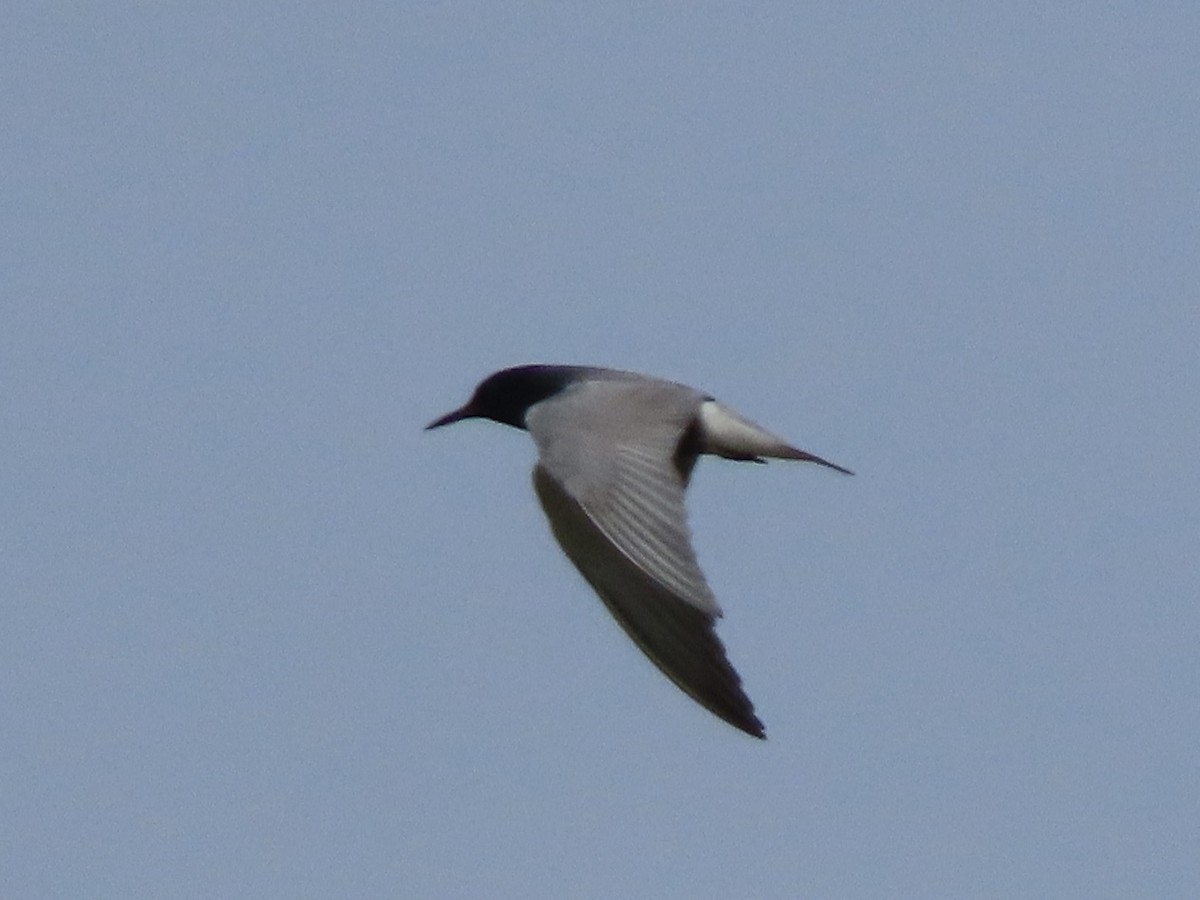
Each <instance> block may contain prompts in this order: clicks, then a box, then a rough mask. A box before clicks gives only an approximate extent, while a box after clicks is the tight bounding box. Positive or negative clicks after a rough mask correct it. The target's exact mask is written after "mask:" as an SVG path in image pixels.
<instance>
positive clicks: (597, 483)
mask: <svg viewBox="0 0 1200 900" xmlns="http://www.w3.org/2000/svg"><path fill="white" fill-rule="evenodd" d="M471 417H482V418H490V419H493V420H495V421H498V422H502V423H504V424H507V425H512V426H513V427H516V428H524V429H526V430H528V431H529V433H530V435H531V436H532V437H533V440H534V443H535V444H536V445H537V448H538V463H537V465H536V466H535V467H534V473H533V481H534V488H535V491H536V493H537V495H538V499H539V500H540V501H541V504H542V508H543V509H544V510H545V512H546V517H547V518H548V519H549V521H550V527H551V530H552V531H553V533H554V536H555V538H556V539H557V540H558V542H559V544H560V545H561V546H562V548H563V551H564V552H565V553H566V555H567V557H568V558H569V559H570V560H571V562H572V563H574V565H575V567H576V568H577V569H578V570H579V571H580V573H581V574H582V575H583V576H584V578H585V579H587V581H588V583H589V584H591V586H592V588H593V589H594V590H595V591H596V593H597V594H598V595H599V597H600V599H601V600H602V601H603V602H604V604H605V606H606V607H607V608H608V610H609V611H610V612H611V613H612V615H613V616H614V618H616V620H617V621H618V622H619V623H620V624H621V627H622V628H624V629H625V631H626V632H627V633H628V634H629V636H630V637H631V638H633V640H634V641H635V642H636V643H637V645H638V646H639V647H640V648H641V649H642V650H643V651H644V652H645V654H646V655H647V656H648V657H649V658H650V659H651V660H652V661H653V662H654V664H655V665H657V666H658V667H659V669H661V670H662V671H663V672H664V673H665V674H666V675H667V676H668V677H669V678H670V679H671V680H672V681H674V682H675V684H676V685H678V686H679V687H680V688H681V689H682V690H683V691H684V692H686V693H687V694H688V695H689V696H691V697H692V698H693V699H694V700H696V701H697V702H698V703H700V704H701V705H702V706H704V707H705V708H707V709H708V710H710V711H711V712H713V713H714V714H716V715H717V716H719V717H720V718H722V719H724V720H725V721H727V722H729V723H730V724H732V725H734V726H736V727H737V728H740V729H742V730H743V731H745V732H747V733H748V734H752V735H754V736H756V737H764V736H765V734H764V730H763V726H762V723H761V722H760V721H759V719H758V717H757V716H756V715H755V714H754V707H753V704H752V703H751V702H750V699H749V698H748V697H747V696H746V694H745V692H744V691H743V690H742V688H741V679H740V678H739V677H738V674H737V672H736V671H735V670H734V668H733V667H732V666H731V665H730V663H729V660H728V658H727V657H726V654H725V648H724V646H723V645H722V644H721V641H720V640H719V639H718V638H717V635H716V631H715V629H714V625H715V621H716V618H717V617H718V616H720V615H721V609H720V607H719V606H718V605H717V601H716V598H715V597H714V596H713V593H712V590H711V589H710V588H709V586H708V583H707V582H706V581H705V578H704V574H703V573H702V572H701V571H700V565H699V563H698V562H697V560H696V554H695V551H694V550H693V549H692V543H691V533H690V531H689V529H688V525H687V510H686V508H685V505H684V491H685V489H686V488H687V484H688V481H689V479H690V477H691V473H692V469H693V467H694V466H695V463H696V460H697V458H698V457H699V456H700V455H701V454H712V455H717V456H723V457H726V458H728V459H736V460H746V461H755V462H764V461H765V460H764V457H776V458H781V459H795V460H803V461H809V462H815V463H819V464H821V465H824V466H828V467H829V468H833V469H837V470H838V471H841V472H846V473H847V474H849V472H848V470H846V469H843V468H842V467H841V466H837V465H834V464H833V463H830V462H827V461H826V460H823V459H821V458H820V457H817V456H813V455H812V454H810V453H806V452H805V451H803V450H799V449H797V448H795V447H793V446H791V445H790V444H788V443H787V442H786V441H784V440H783V439H782V438H779V437H776V436H775V435H773V434H771V433H770V432H767V431H766V430H764V429H762V428H761V427H759V426H757V425H755V424H754V423H753V422H750V421H749V420H748V419H745V418H743V417H742V416H740V415H738V414H737V413H735V412H733V411H732V410H730V409H729V408H728V407H725V406H722V405H721V404H719V403H717V402H716V401H715V400H714V399H713V398H712V397H710V396H708V395H707V394H704V393H703V392H701V391H698V390H696V389H695V388H691V387H688V386H686V385H682V384H677V383H675V382H671V381H663V380H660V379H657V378H649V377H647V376H643V375H637V374H635V373H631V372H620V371H616V370H612V369H601V368H595V367H582V366H520V367H517V368H513V369H505V370H503V371H500V372H497V373H495V374H494V375H491V376H489V377H488V378H487V379H485V380H484V381H483V382H482V383H481V384H480V385H479V387H478V388H477V389H476V391H475V393H474V395H473V396H472V397H471V399H470V400H469V401H468V402H467V404H466V405H464V406H463V407H461V408H460V409H457V410H455V411H453V412H451V413H448V414H447V415H445V416H442V417H441V418H440V419H437V420H436V421H434V422H433V423H431V424H430V425H429V426H428V427H429V428H437V427H439V426H442V425H448V424H450V423H451V422H456V421H459V420H461V419H465V418H471Z"/></svg>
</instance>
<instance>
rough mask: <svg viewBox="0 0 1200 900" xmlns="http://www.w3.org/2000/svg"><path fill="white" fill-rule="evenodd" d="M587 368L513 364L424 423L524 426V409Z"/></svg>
mask: <svg viewBox="0 0 1200 900" xmlns="http://www.w3.org/2000/svg"><path fill="white" fill-rule="evenodd" d="M585 371H586V369H585V368H584V367H582V366H514V367H513V368H511V369H502V370H501V371H499V372H495V373H494V374H492V375H489V376H488V377H487V378H485V379H484V380H483V381H481V382H480V383H479V386H478V387H477V388H475V393H474V394H472V395H471V399H470V400H468V401H467V402H466V403H465V404H463V405H462V406H460V407H459V408H458V409H456V410H453V411H452V412H448V413H446V415H444V416H442V417H441V418H438V419H434V420H433V421H432V422H430V423H429V424H428V425H426V426H425V430H426V431H428V430H429V429H431V428H441V427H442V426H443V425H450V424H453V423H454V422H460V421H462V420H463V419H491V420H492V421H494V422H500V423H501V424H503V425H511V426H512V427H513V428H520V429H522V430H524V428H525V413H526V412H527V411H528V410H529V407H531V406H533V404H535V403H540V402H541V401H542V400H545V399H546V398H547V397H553V396H554V395H555V394H557V393H558V392H559V391H561V390H563V389H564V388H566V387H567V386H569V385H570V384H572V383H573V382H575V381H577V380H578V379H579V377H580V374H581V373H582V372H585Z"/></svg>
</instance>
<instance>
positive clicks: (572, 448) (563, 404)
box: [526, 379, 721, 616]
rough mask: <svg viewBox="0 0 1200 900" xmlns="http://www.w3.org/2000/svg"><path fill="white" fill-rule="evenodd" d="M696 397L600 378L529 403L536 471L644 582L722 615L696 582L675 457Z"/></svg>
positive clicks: (676, 389) (677, 389)
mask: <svg viewBox="0 0 1200 900" xmlns="http://www.w3.org/2000/svg"><path fill="white" fill-rule="evenodd" d="M703 400H704V397H703V395H702V394H700V393H699V392H698V391H693V390H692V389H691V388H687V387H684V386H682V385H677V384H673V383H672V382H667V381H656V380H650V379H645V380H640V381H599V382H587V383H584V384H581V385H578V386H577V387H574V388H571V389H569V390H568V391H566V392H564V393H563V394H561V395H558V396H556V397H554V398H552V399H550V400H548V401H545V402H543V403H538V404H536V405H535V406H533V407H532V408H531V409H530V410H529V413H528V414H527V415H526V425H527V427H528V429H529V433H530V434H531V435H532V436H533V439H534V441H535V442H536V444H537V447H538V454H539V457H540V463H541V465H542V467H543V468H544V469H545V470H546V471H547V472H548V473H549V474H550V475H551V476H553V477H554V479H555V481H557V482H558V484H559V485H560V486H561V487H562V488H563V489H564V490H565V491H566V492H567V493H568V494H569V495H570V496H571V497H572V498H573V499H574V500H575V501H576V502H577V503H578V504H579V505H580V506H581V507H582V508H583V510H584V511H585V512H586V513H587V515H588V516H589V517H591V519H592V521H593V522H594V523H595V524H596V526H597V527H598V528H599V529H600V531H601V532H603V533H604V535H606V536H607V538H608V539H609V540H610V541H611V542H612V543H613V544H614V545H616V547H617V548H618V549H619V550H620V551H621V552H622V553H623V554H624V555H625V556H626V557H627V558H628V559H629V561H630V562H631V563H633V564H634V565H635V566H637V567H638V568H640V569H642V570H643V572H645V573H646V575H647V576H648V577H649V578H652V579H653V580H655V581H657V582H658V583H659V584H661V585H662V586H663V587H664V588H666V589H667V590H668V591H670V592H671V593H672V594H674V595H676V596H678V597H679V598H680V599H682V600H684V601H686V602H687V603H690V604H692V605H693V606H695V607H696V608H697V609H699V610H701V611H703V612H705V613H707V614H709V615H712V616H719V615H720V614H721V609H720V607H719V606H718V605H717V600H716V598H715V597H714V596H713V593H712V590H711V589H710V588H709V586H708V583H707V582H706V581H705V580H704V573H703V572H701V571H700V564H699V563H698V562H697V561H696V552H695V551H694V550H693V549H692V536H691V531H690V530H689V528H688V524H687V508H686V507H685V505H684V489H685V487H686V484H685V479H684V475H683V474H682V473H681V471H680V469H679V468H678V467H677V465H676V463H675V454H676V451H677V449H678V447H679V442H680V440H681V438H682V437H683V435H684V433H685V431H686V430H687V429H688V427H689V425H690V424H691V423H692V421H693V419H694V418H695V416H696V413H697V411H698V410H699V408H700V404H701V403H702V402H703Z"/></svg>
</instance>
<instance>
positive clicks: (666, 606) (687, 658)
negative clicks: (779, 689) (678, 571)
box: [533, 465, 766, 738]
mask: <svg viewBox="0 0 1200 900" xmlns="http://www.w3.org/2000/svg"><path fill="white" fill-rule="evenodd" d="M533 483H534V487H535V489H536V490H537V495H538V499H539V500H541V503H542V508H543V509H544V510H545V511H546V517H547V518H548V519H549V520H550V528H551V530H552V531H553V532H554V536H555V538H557V539H558V543H559V544H560V545H561V546H562V548H563V551H564V552H565V553H566V554H567V557H568V558H569V559H570V560H571V562H573V563H574V564H575V567H576V568H577V569H579V571H580V573H581V574H582V575H583V577H584V578H586V579H587V581H588V583H589V584H591V586H592V588H593V589H594V590H595V591H596V593H597V594H598V595H599V597H600V599H601V600H603V601H604V605H605V606H606V607H608V611H609V612H610V613H612V615H613V617H614V618H616V620H617V621H618V622H619V623H620V624H621V627H622V628H624V629H625V631H626V633H627V634H628V635H629V636H630V637H631V638H633V640H634V641H635V642H636V643H637V645H638V646H639V647H641V648H642V651H643V652H644V653H645V654H646V655H647V656H648V657H650V659H651V660H652V661H653V662H654V664H655V665H656V666H658V668H659V669H661V670H662V672H663V673H664V674H665V675H666V676H667V677H668V678H670V679H671V680H672V681H673V682H675V684H676V685H678V686H679V688H680V689H682V690H683V691H684V692H685V693H686V694H687V695H688V696H690V697H691V698H692V699H693V700H695V701H696V702H697V703H699V704H700V705H701V706H703V707H705V708H706V709H708V710H709V711H710V712H712V713H714V714H715V715H717V716H719V717H720V718H722V719H724V720H725V721H726V722H728V723H729V724H731V725H733V726H734V727H735V728H740V729H741V730H742V731H745V732H746V733H747V734H751V735H753V736H754V737H759V738H762V737H766V733H765V731H764V730H763V724H762V722H761V721H759V719H758V717H757V716H755V714H754V704H753V703H751V702H750V698H749V697H747V696H746V694H745V692H744V691H743V690H742V686H741V684H742V680H741V678H740V677H739V676H738V673H737V672H736V671H735V670H734V668H733V666H732V665H730V663H729V659H728V657H727V656H726V655H725V647H724V645H722V643H721V641H720V639H719V638H718V637H717V634H716V631H715V630H714V628H713V625H714V623H715V621H716V617H715V616H714V615H713V614H712V613H708V612H705V611H703V610H701V609H699V608H697V607H696V606H695V605H693V604H692V603H689V602H687V601H686V600H684V599H683V598H681V597H679V596H678V595H677V594H675V593H673V592H672V591H671V590H669V589H668V588H666V587H665V586H664V585H663V584H661V583H660V582H658V581H656V580H655V579H654V578H652V577H651V576H649V575H648V574H647V573H646V572H645V571H644V570H643V569H642V568H640V567H639V566H637V565H636V564H634V563H633V562H632V560H630V558H629V557H628V556H627V555H625V554H624V553H623V552H622V551H621V550H620V549H619V548H617V547H616V546H615V545H614V544H613V543H612V542H611V541H610V540H608V538H607V536H606V535H605V534H603V533H602V532H601V531H600V529H599V527H598V526H597V525H596V523H595V522H594V521H593V519H592V518H591V516H589V515H588V514H587V513H586V512H585V511H584V509H583V507H582V506H580V504H579V503H578V502H577V501H576V500H575V499H574V498H572V497H571V496H570V494H568V493H567V491H566V490H565V489H564V488H563V487H562V485H560V484H559V483H558V482H557V481H556V480H555V478H554V477H553V476H552V475H550V474H549V473H548V472H547V471H546V470H545V469H544V468H543V467H542V466H540V465H539V466H537V467H535V468H534V470H533Z"/></svg>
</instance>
